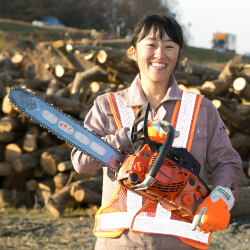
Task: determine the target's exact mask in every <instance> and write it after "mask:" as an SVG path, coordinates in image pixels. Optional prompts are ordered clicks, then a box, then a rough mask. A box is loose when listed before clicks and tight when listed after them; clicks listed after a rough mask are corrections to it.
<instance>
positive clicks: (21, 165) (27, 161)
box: [12, 149, 44, 172]
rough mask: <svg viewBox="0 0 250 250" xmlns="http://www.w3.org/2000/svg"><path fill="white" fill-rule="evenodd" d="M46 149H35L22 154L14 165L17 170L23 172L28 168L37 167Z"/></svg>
mask: <svg viewBox="0 0 250 250" xmlns="http://www.w3.org/2000/svg"><path fill="white" fill-rule="evenodd" d="M43 152H44V149H40V150H37V151H34V152H32V153H27V154H22V155H20V156H19V157H17V158H16V159H15V160H14V161H13V162H12V165H13V167H14V169H15V171H16V172H23V171H25V170H28V169H32V168H35V167H37V166H38V165H39V161H40V157H41V155H42V153H43Z"/></svg>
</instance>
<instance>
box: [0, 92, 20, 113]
mask: <svg viewBox="0 0 250 250" xmlns="http://www.w3.org/2000/svg"><path fill="white" fill-rule="evenodd" d="M9 90H10V88H9V87H8V88H6V93H7V95H6V96H5V97H4V98H3V102H2V111H3V113H4V114H10V115H13V116H16V115H17V110H16V109H15V108H14V106H13V105H12V103H11V102H10V101H9V98H8V94H9Z"/></svg>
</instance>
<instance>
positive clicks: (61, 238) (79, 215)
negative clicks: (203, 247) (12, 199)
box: [0, 207, 250, 250]
mask: <svg viewBox="0 0 250 250" xmlns="http://www.w3.org/2000/svg"><path fill="white" fill-rule="evenodd" d="M94 214H95V211H94V210H93V209H92V208H85V209H82V208H81V209H76V210H73V211H67V212H66V213H65V215H64V216H63V217H61V218H54V217H52V216H51V215H50V214H49V213H48V212H47V211H45V210H42V209H31V210H27V209H26V208H25V207H24V208H19V209H16V208H2V209H1V210H0V224H1V227H0V249H2V250H10V249H12V250H24V249H25V250H26V249H32V250H35V249H45V250H54V249H60V250H64V249H65V250H66V249H67V250H93V249H94V245H95V240H96V238H95V236H94V235H93V227H94ZM209 249H211V250H217V249H224V250H249V249H250V216H248V217H238V218H232V219H231V222H230V225H229V226H228V227H227V229H226V230H225V231H219V232H216V233H214V234H213V237H212V241H211V246H210V248H209ZM157 250H158V249H157Z"/></svg>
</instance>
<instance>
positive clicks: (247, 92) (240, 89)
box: [233, 77, 250, 101]
mask: <svg viewBox="0 0 250 250" xmlns="http://www.w3.org/2000/svg"><path fill="white" fill-rule="evenodd" d="M233 88H234V89H235V90H236V91H237V92H236V93H239V94H240V96H241V97H243V98H244V99H246V100H247V101H250V84H249V83H248V82H247V81H246V79H245V78H243V77H238V78H236V79H235V80H234V82H233Z"/></svg>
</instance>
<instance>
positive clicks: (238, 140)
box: [230, 132, 250, 150]
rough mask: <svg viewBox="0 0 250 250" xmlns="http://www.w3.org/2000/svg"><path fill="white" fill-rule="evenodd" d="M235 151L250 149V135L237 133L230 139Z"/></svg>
mask: <svg viewBox="0 0 250 250" xmlns="http://www.w3.org/2000/svg"><path fill="white" fill-rule="evenodd" d="M230 140H231V143H232V146H233V148H234V149H236V150H237V149H241V148H250V135H246V134H244V133H240V132H237V133H235V134H234V135H233V137H232V138H231V139H230Z"/></svg>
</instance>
